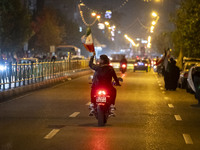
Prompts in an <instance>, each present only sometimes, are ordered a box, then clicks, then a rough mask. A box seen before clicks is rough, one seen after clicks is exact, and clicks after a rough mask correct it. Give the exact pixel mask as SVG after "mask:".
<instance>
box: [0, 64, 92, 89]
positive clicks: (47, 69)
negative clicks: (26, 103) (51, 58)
mask: <svg viewBox="0 0 200 150" xmlns="http://www.w3.org/2000/svg"><path fill="white" fill-rule="evenodd" d="M88 64H89V60H71V61H55V62H39V63H26V64H24V63H23V64H20V63H15V64H12V63H9V64H6V65H4V66H1V69H0V81H1V82H0V90H1V91H5V90H6V89H11V88H16V87H20V86H24V85H29V84H32V83H37V82H41V81H44V80H49V79H53V78H58V77H62V76H66V75H68V74H69V73H70V72H74V71H78V70H81V69H87V68H88Z"/></svg>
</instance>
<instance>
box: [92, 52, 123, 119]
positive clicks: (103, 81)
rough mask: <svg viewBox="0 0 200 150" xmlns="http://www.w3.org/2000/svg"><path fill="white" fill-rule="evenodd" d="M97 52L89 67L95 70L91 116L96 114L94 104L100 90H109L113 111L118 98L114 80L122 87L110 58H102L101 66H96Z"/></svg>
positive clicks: (102, 56) (103, 56)
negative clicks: (95, 96) (110, 63)
mask: <svg viewBox="0 0 200 150" xmlns="http://www.w3.org/2000/svg"><path fill="white" fill-rule="evenodd" d="M94 56H95V52H94V53H93V56H92V57H91V58H90V62H89V66H90V68H91V69H93V70H95V73H94V76H93V83H92V90H91V104H90V109H91V111H90V114H89V115H90V116H92V115H93V113H94V103H95V98H94V95H95V93H96V91H97V90H98V89H99V88H106V89H109V90H108V93H109V94H110V98H111V111H114V109H115V98H116V89H115V88H114V87H113V85H112V78H114V80H115V82H116V85H117V86H120V84H119V80H118V78H117V75H116V73H115V71H114V69H113V67H112V66H110V65H109V58H108V57H107V56H106V55H101V56H100V63H99V65H95V64H94V63H93V61H94Z"/></svg>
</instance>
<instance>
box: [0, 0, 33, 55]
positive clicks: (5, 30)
mask: <svg viewBox="0 0 200 150" xmlns="http://www.w3.org/2000/svg"><path fill="white" fill-rule="evenodd" d="M30 19H31V18H30V15H29V13H28V11H27V10H26V9H25V8H24V7H23V6H22V5H21V2H20V0H1V1H0V49H1V50H2V51H3V52H13V51H18V50H21V49H22V47H23V45H24V44H25V42H27V41H28V39H29V37H30V36H31V33H32V31H31V26H30Z"/></svg>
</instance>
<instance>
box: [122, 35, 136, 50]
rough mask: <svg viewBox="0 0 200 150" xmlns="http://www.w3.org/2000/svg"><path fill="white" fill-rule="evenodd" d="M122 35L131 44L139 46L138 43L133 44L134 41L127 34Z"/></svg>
mask: <svg viewBox="0 0 200 150" xmlns="http://www.w3.org/2000/svg"><path fill="white" fill-rule="evenodd" d="M124 37H125V38H126V39H127V40H128V41H129V42H130V43H131V44H132V45H133V46H135V47H138V46H139V44H135V42H134V41H133V40H132V39H131V38H130V37H128V35H127V34H125V35H124Z"/></svg>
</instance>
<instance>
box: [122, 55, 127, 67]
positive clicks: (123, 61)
mask: <svg viewBox="0 0 200 150" xmlns="http://www.w3.org/2000/svg"><path fill="white" fill-rule="evenodd" d="M122 64H126V65H127V60H126V58H125V56H123V57H122V59H121V61H120V66H121V65H122Z"/></svg>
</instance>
